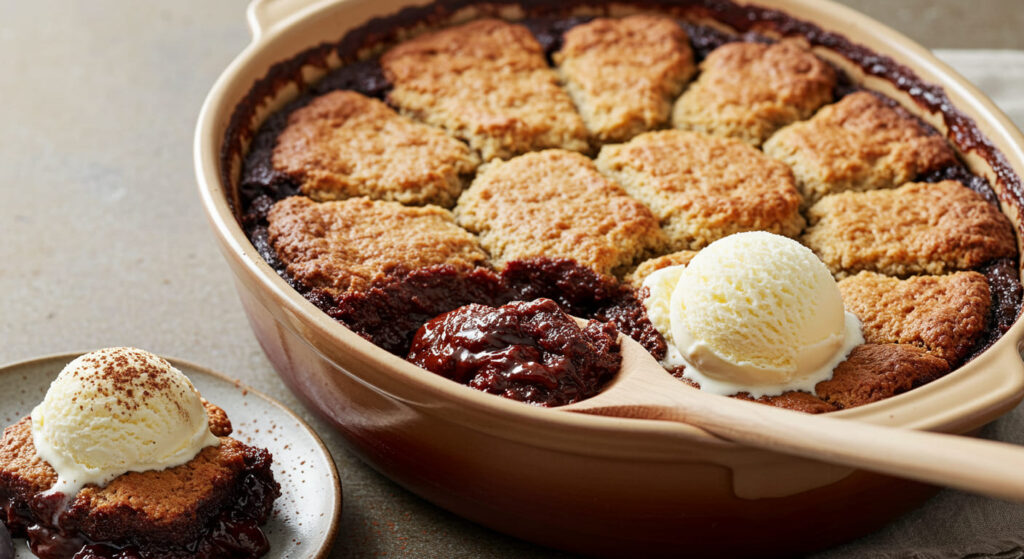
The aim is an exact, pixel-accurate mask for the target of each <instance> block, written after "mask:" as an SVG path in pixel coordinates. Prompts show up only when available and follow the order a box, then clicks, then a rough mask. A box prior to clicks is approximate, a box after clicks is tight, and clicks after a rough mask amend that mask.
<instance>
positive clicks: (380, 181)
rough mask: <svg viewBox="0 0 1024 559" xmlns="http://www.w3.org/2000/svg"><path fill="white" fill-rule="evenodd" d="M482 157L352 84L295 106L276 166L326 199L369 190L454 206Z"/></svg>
mask: <svg viewBox="0 0 1024 559" xmlns="http://www.w3.org/2000/svg"><path fill="white" fill-rule="evenodd" d="M478 163H479V160H478V159H477V157H476V155H475V154H474V153H473V152H472V150H470V149H469V147H467V146H466V145H465V144H463V143H462V142H460V141H458V140H456V139H454V138H452V137H451V136H448V135H447V134H445V133H444V132H442V131H441V130H439V129H437V128H434V127H431V126H427V125H425V124H420V123H418V122H415V121H413V120H411V119H409V118H408V117H404V116H402V115H399V114H398V113H396V112H395V111H394V110H392V109H391V108H390V107H388V106H387V105H385V104H384V103H382V102H380V101H378V100H376V99H371V98H369V97H366V96H363V95H360V94H359V93H356V92H354V91H334V92H331V93H328V94H326V95H322V96H320V97H317V98H316V99H314V100H313V101H312V102H311V103H310V104H309V105H307V106H305V107H303V108H301V109H299V110H297V111H295V112H294V113H292V115H291V116H290V117H289V118H288V126H287V127H286V128H285V129H284V131H282V132H281V135H280V136H278V138H277V145H276V146H275V147H274V153H273V164H274V168H276V169H278V170H280V171H282V172H284V173H286V174H288V175H290V176H292V177H294V178H295V179H297V180H298V181H299V183H300V184H301V190H302V193H303V194H306V195H307V196H310V197H311V198H313V199H314V200H321V201H322V200H342V199H345V198H352V197H355V196H368V197H370V198H373V199H378V200H393V201H396V202H402V203H403V204H413V205H423V204H437V205H439V206H445V207H451V206H452V205H454V204H455V200H456V199H457V198H458V197H459V193H460V192H461V191H462V188H463V186H464V183H465V182H466V175H468V174H470V173H472V172H473V170H474V169H476V166H477V164H478Z"/></svg>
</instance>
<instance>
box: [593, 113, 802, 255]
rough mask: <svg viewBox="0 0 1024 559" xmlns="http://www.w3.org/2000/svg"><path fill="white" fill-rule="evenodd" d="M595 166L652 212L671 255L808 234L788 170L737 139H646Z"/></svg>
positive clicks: (681, 135)
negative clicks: (731, 238) (744, 235)
mask: <svg viewBox="0 0 1024 559" xmlns="http://www.w3.org/2000/svg"><path fill="white" fill-rule="evenodd" d="M597 166H598V168H599V169H601V171H603V172H604V173H606V174H607V175H608V176H610V177H612V178H613V179H615V180H616V181H617V182H618V183H619V184H621V185H622V186H623V187H624V188H625V189H626V191H627V192H629V194H630V195H631V196H633V197H634V198H636V199H637V200H640V201H641V202H643V203H644V204H646V205H647V206H648V207H649V208H651V210H652V211H653V212H654V215H656V216H657V217H658V219H660V220H661V225H662V229H663V230H664V231H665V233H666V234H667V235H668V238H669V240H670V242H671V247H672V249H674V250H687V249H688V250H694V249H699V248H703V247H705V246H707V245H708V244H710V243H711V242H713V241H715V240H717V239H720V238H722V237H725V236H727V235H731V234H733V233H738V232H741V231H769V232H772V233H777V234H780V235H787V236H790V237H793V236H796V235H798V234H800V232H801V231H802V230H803V227H804V218H803V216H801V215H800V205H801V204H802V203H803V199H802V198H801V197H800V193H799V192H797V189H796V185H795V184H794V182H793V174H792V173H791V172H790V170H789V168H788V167H786V165H784V164H782V163H780V162H778V161H775V160H774V159H772V158H770V157H767V156H765V155H764V154H762V153H761V152H760V151H758V150H757V149H756V148H754V147H751V146H750V145H748V144H745V143H743V142H741V141H739V140H735V139H732V138H719V137H714V136H708V135H705V134H700V133H696V132H686V131H682V130H662V131H658V132H648V133H646V134H641V135H640V136H637V137H636V138H634V139H633V140H631V141H630V142H629V143H626V144H616V145H608V146H605V147H604V148H602V149H601V154H600V155H599V156H598V158H597Z"/></svg>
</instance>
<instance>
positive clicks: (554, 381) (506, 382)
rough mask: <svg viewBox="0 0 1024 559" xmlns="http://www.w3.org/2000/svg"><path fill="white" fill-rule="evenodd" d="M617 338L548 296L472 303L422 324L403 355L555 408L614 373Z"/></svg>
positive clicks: (618, 358)
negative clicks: (567, 311)
mask: <svg viewBox="0 0 1024 559" xmlns="http://www.w3.org/2000/svg"><path fill="white" fill-rule="evenodd" d="M617 336H618V332H616V331H615V327H613V326H612V325H610V324H607V323H602V322H599V321H596V320H592V321H590V322H589V323H588V324H587V326H586V327H585V328H582V329H581V328H580V327H579V326H578V325H577V324H576V322H575V321H574V320H573V319H572V318H571V317H570V316H568V315H567V314H565V313H564V312H563V311H562V310H561V309H560V308H559V306H558V305H557V304H556V303H555V302H554V301H552V300H551V299H537V300H535V301H530V302H522V301H516V302H513V303H509V304H507V305H503V306H501V307H498V308H495V307H490V306H487V305H477V304H473V305H466V306H463V307H459V308H458V309H455V310H453V311H451V312H448V313H445V314H442V315H441V316H438V317H437V318H434V319H431V320H430V321H428V322H427V323H426V324H424V325H423V326H422V327H421V328H420V329H419V330H418V331H417V332H416V337H415V338H413V341H412V347H411V349H410V350H409V356H408V359H409V361H411V362H412V363H415V364H416V365H419V366H420V367H423V368H424V369H426V370H428V371H431V372H434V373H437V374H439V375H441V376H443V377H445V378H449V379H452V380H454V381H456V382H459V383H461V384H466V385H468V386H471V387H473V388H475V389H477V390H480V391H483V392H488V393H491V394H498V395H500V396H504V397H506V398H510V399H512V400H518V401H520V402H528V403H531V404H536V405H540V406H561V405H565V404H571V403H573V402H578V401H580V400H583V399H585V398H589V397H591V396H593V395H595V394H597V393H598V392H600V391H601V388H602V387H603V386H604V384H605V383H606V382H608V381H609V380H611V379H612V378H613V377H614V376H615V374H616V373H617V372H618V370H619V365H620V364H621V363H622V356H621V355H620V354H619V344H618V342H617V341H616V338H617Z"/></svg>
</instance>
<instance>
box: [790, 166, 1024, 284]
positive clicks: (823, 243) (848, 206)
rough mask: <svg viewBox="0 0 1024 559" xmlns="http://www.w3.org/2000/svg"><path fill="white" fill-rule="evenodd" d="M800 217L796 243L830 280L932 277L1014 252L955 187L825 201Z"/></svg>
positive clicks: (1008, 233) (924, 186) (982, 207)
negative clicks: (804, 220) (871, 275)
mask: <svg viewBox="0 0 1024 559" xmlns="http://www.w3.org/2000/svg"><path fill="white" fill-rule="evenodd" d="M807 217H808V220H809V221H810V227H809V228H808V229H807V232H806V233H805V234H804V236H803V238H802V241H803V243H804V244H805V245H807V246H808V247H810V248H811V249H812V250H813V251H814V252H815V253H816V254H817V255H818V257H819V258H821V259H822V261H824V262H825V264H826V265H827V266H828V267H829V269H830V270H832V273H833V274H834V275H835V276H836V277H837V278H842V277H845V276H848V275H851V274H856V273H857V272H860V271H862V270H870V271H875V272H881V273H883V274H887V275H891V276H908V275H911V274H934V275H938V274H943V273H946V272H949V271H952V270H967V269H970V268H974V267H975V266H978V265H980V264H984V263H985V262H987V261H989V260H992V259H994V258H1009V257H1012V256H1014V255H1015V254H1016V253H1017V244H1016V239H1015V238H1014V235H1013V226H1012V225H1010V221H1009V220H1008V219H1006V216H1005V215H1003V214H1002V213H1000V212H999V208H997V207H996V206H993V205H992V204H989V203H988V202H986V201H985V199H984V198H982V197H981V195H979V194H977V193H976V192H974V191H973V190H971V189H969V188H967V187H965V186H963V185H962V184H960V183H958V182H956V181H942V182H937V183H909V184H906V185H904V186H901V187H899V188H895V189H889V190H874V191H870V192H843V193H841V194H832V195H830V196H826V197H824V198H822V199H821V200H820V201H819V202H818V203H817V204H814V205H813V206H811V207H810V209H808V211H807Z"/></svg>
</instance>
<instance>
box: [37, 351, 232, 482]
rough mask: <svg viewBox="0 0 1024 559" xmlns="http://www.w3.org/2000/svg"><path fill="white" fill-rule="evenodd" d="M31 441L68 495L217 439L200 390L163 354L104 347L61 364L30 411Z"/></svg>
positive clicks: (175, 459)
mask: <svg viewBox="0 0 1024 559" xmlns="http://www.w3.org/2000/svg"><path fill="white" fill-rule="evenodd" d="M31 417H32V442H33V444H34V445H35V447H36V452H37V453H38V455H39V457H40V458H42V459H43V460H45V461H46V462H47V463H49V464H50V466H52V467H53V469H54V470H56V472H57V475H58V481H57V483H56V484H55V485H54V487H53V488H51V490H50V491H61V492H64V493H66V494H69V495H73V494H75V493H77V492H78V490H79V489H81V488H82V487H83V486H84V485H86V484H90V483H92V484H96V485H100V486H102V485H105V484H106V483H108V482H109V481H110V480H112V479H114V478H115V477H117V476H119V475H121V474H124V473H126V472H130V471H134V472H142V471H147V470H160V469H164V468H170V467H173V466H179V465H181V464H184V463H185V462H188V461H189V460H191V459H192V458H194V457H195V456H196V454H198V453H199V451H200V450H202V449H203V448H205V447H207V446H211V445H217V444H219V440H218V439H217V437H216V436H214V435H213V433H211V432H210V425H209V417H208V415H207V412H206V409H205V407H204V406H203V403H202V400H201V399H200V397H199V392H198V391H197V390H196V388H195V386H193V385H192V383H191V382H190V381H189V380H188V378H187V377H186V376H185V375H184V374H182V373H181V371H179V370H177V369H175V368H174V367H173V366H171V364H170V363H168V362H167V361H166V360H164V359H162V358H160V357H158V356H156V355H153V354H152V353H149V352H146V351H142V350H139V349H134V348H125V347H118V348H108V349H101V350H99V351H94V352H92V353H87V354H85V355H82V356H80V357H78V358H77V359H75V360H74V361H72V362H71V363H68V365H67V366H65V367H64V369H63V370H62V371H61V372H60V374H59V375H58V376H57V378H56V379H55V380H54V381H53V383H52V384H51V385H50V388H49V390H47V392H46V397H45V398H44V399H43V402H42V403H41V404H39V405H38V406H36V407H35V409H33V410H32V415H31Z"/></svg>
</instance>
